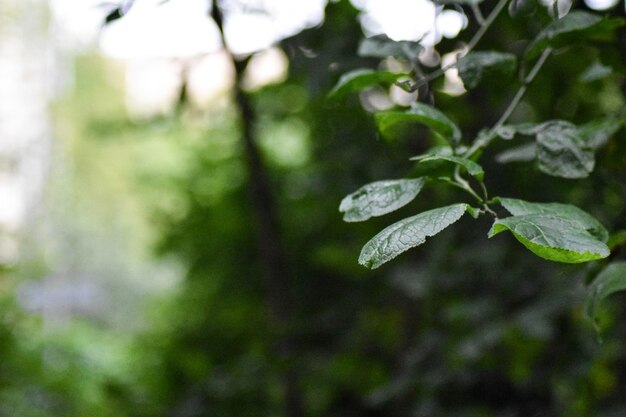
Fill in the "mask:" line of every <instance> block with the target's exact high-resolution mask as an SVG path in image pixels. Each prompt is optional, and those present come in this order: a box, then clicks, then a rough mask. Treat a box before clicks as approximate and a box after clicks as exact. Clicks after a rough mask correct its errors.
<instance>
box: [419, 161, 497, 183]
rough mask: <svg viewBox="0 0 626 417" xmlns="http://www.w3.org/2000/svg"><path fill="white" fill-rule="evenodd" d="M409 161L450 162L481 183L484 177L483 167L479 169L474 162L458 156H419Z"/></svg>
mask: <svg viewBox="0 0 626 417" xmlns="http://www.w3.org/2000/svg"><path fill="white" fill-rule="evenodd" d="M411 161H418V162H419V163H422V162H428V161H448V162H452V163H454V164H457V165H460V166H462V167H463V168H465V170H466V171H467V172H468V174H470V175H471V176H473V177H474V178H476V179H477V180H479V181H482V180H483V177H484V176H485V171H483V167H481V166H480V165H478V164H477V163H476V162H474V161H470V160H469V159H465V158H461V157H458V156H452V155H420V156H414V157H413V158H411Z"/></svg>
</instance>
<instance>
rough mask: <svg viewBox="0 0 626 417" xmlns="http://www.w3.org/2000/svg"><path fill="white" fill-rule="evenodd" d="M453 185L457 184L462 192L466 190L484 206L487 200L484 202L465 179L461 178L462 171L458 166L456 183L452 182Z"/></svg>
mask: <svg viewBox="0 0 626 417" xmlns="http://www.w3.org/2000/svg"><path fill="white" fill-rule="evenodd" d="M452 184H455V185H456V186H457V187H459V188H460V189H462V190H465V191H466V192H467V193H469V194H470V195H471V196H472V197H474V198H475V199H476V200H477V201H478V202H479V203H481V204H484V202H485V200H483V199H482V198H481V197H480V196H479V195H478V194H477V193H476V191H474V189H473V188H472V186H471V185H469V183H468V182H467V181H465V180H464V179H463V177H461V169H460V167H459V166H458V165H457V166H456V168H455V169H454V181H453V182H452Z"/></svg>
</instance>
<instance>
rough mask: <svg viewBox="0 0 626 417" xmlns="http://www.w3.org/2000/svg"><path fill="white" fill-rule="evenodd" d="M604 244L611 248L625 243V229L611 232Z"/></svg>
mask: <svg viewBox="0 0 626 417" xmlns="http://www.w3.org/2000/svg"><path fill="white" fill-rule="evenodd" d="M606 244H607V246H608V247H609V248H611V249H614V248H616V247H618V246H622V245H624V244H626V230H619V231H617V232H615V233H613V234H612V235H611V236H609V241H608V242H606Z"/></svg>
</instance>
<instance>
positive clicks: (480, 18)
mask: <svg viewBox="0 0 626 417" xmlns="http://www.w3.org/2000/svg"><path fill="white" fill-rule="evenodd" d="M471 7H472V13H474V17H475V18H476V21H477V22H478V24H479V25H480V26H483V25H484V24H485V17H484V16H483V12H481V11H480V7H478V3H474V2H472V6H471Z"/></svg>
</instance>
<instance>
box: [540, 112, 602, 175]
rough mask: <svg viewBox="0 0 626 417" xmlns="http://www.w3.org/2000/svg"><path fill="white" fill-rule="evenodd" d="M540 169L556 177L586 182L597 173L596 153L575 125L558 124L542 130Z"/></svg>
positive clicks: (553, 122) (545, 124) (546, 124)
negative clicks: (595, 170)
mask: <svg viewBox="0 0 626 417" xmlns="http://www.w3.org/2000/svg"><path fill="white" fill-rule="evenodd" d="M537 130H538V131H537V162H538V163H539V169H540V170H541V171H542V172H544V173H546V174H548V175H552V176H555V177H562V178H585V177H587V176H589V174H590V173H591V171H593V168H594V165H595V160H594V155H593V150H592V149H591V148H590V147H589V146H588V145H586V144H585V142H584V141H583V140H582V138H581V137H580V134H579V132H578V130H577V128H576V126H574V125H573V124H571V123H568V122H564V121H560V120H555V121H551V122H546V123H543V124H541V125H540V126H538V129H537Z"/></svg>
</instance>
